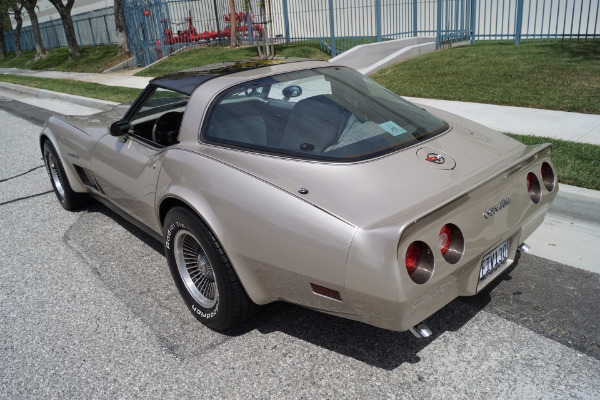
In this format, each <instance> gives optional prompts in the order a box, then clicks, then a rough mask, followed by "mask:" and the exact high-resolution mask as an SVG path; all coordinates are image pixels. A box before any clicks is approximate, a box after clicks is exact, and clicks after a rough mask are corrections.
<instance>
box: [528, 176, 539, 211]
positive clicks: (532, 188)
mask: <svg viewBox="0 0 600 400" xmlns="http://www.w3.org/2000/svg"><path fill="white" fill-rule="evenodd" d="M527 192H529V197H530V198H531V201H533V202H534V203H535V204H537V203H539V202H540V200H541V199H542V188H541V186H540V181H539V180H538V178H537V176H535V174H534V173H533V172H530V173H528V174H527Z"/></svg>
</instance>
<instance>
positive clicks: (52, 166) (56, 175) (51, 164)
mask: <svg viewBox="0 0 600 400" xmlns="http://www.w3.org/2000/svg"><path fill="white" fill-rule="evenodd" d="M48 170H49V171H50V177H51V178H52V183H54V187H55V188H56V191H57V192H58V195H59V196H60V198H61V199H62V198H64V197H65V189H64V188H63V182H62V177H61V176H60V171H59V170H58V164H57V162H56V159H55V158H54V156H53V155H52V153H49V154H48Z"/></svg>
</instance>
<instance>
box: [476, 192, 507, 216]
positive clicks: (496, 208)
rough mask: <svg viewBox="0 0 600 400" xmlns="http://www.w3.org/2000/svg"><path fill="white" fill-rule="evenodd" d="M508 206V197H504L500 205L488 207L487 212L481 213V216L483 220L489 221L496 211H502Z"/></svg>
mask: <svg viewBox="0 0 600 400" xmlns="http://www.w3.org/2000/svg"><path fill="white" fill-rule="evenodd" d="M509 204H510V197H506V198H504V199H502V201H500V203H498V204H496V205H495V206H494V207H490V208H489V209H488V210H485V211H484V212H483V216H484V217H485V219H489V218H491V217H493V216H494V214H496V213H497V212H498V211H500V210H502V209H503V208H505V207H508V205H509Z"/></svg>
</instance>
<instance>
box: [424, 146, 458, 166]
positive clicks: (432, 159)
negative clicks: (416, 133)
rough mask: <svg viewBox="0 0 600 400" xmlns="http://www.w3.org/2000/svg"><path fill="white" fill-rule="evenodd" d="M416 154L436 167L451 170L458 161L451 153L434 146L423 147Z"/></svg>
mask: <svg viewBox="0 0 600 400" xmlns="http://www.w3.org/2000/svg"><path fill="white" fill-rule="evenodd" d="M416 156H417V158H418V159H419V160H421V161H424V162H425V163H426V164H427V165H429V166H430V167H431V168H434V169H439V170H446V171H450V170H453V169H454V168H456V161H455V160H454V158H452V156H451V155H450V154H448V153H446V152H445V151H443V150H440V149H436V148H434V147H421V148H420V149H418V150H417V153H416Z"/></svg>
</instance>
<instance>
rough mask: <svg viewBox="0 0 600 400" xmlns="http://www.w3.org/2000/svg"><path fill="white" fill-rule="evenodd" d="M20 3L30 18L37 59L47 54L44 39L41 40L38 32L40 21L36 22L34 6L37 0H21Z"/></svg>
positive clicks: (40, 34)
mask: <svg viewBox="0 0 600 400" xmlns="http://www.w3.org/2000/svg"><path fill="white" fill-rule="evenodd" d="M21 4H23V7H25V10H26V11H27V14H28V15H29V19H30V20H31V28H32V29H33V40H34V42H35V58H34V60H39V59H40V58H44V57H46V56H47V55H48V52H47V51H46V48H45V47H44V41H43V40H42V33H41V32H40V23H39V22H38V18H37V14H36V13H35V6H36V5H37V0H21Z"/></svg>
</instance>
